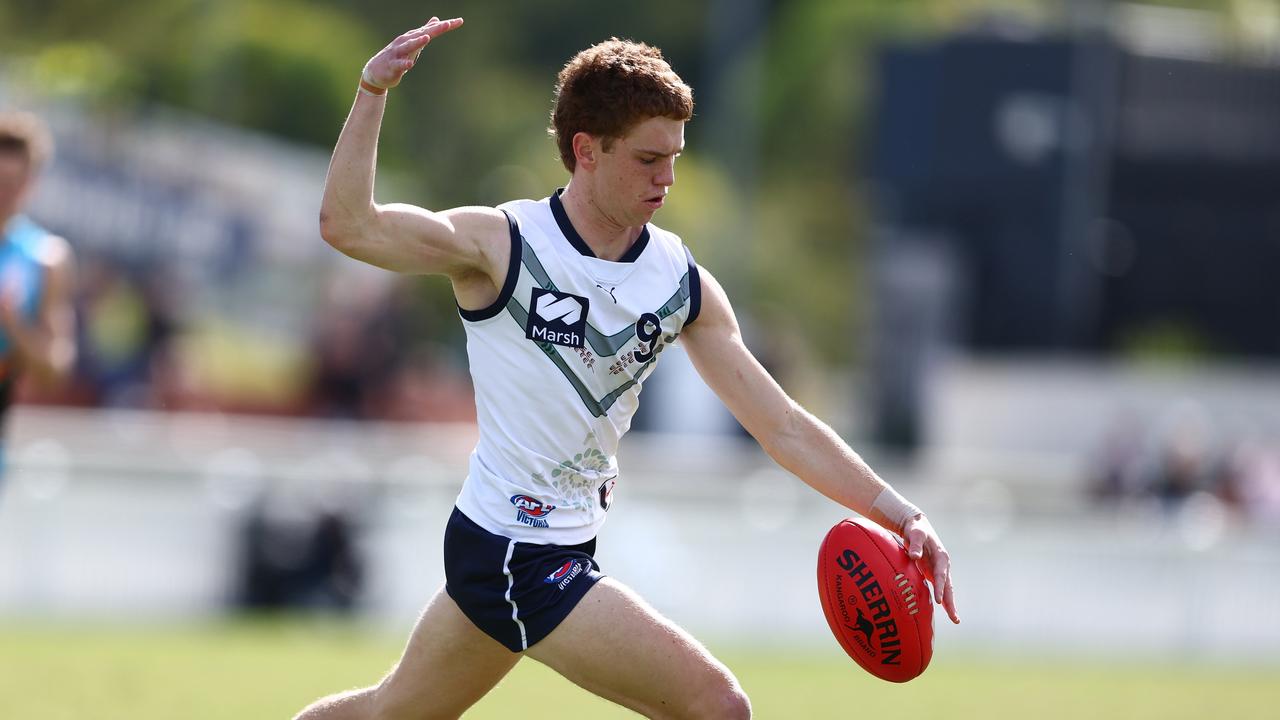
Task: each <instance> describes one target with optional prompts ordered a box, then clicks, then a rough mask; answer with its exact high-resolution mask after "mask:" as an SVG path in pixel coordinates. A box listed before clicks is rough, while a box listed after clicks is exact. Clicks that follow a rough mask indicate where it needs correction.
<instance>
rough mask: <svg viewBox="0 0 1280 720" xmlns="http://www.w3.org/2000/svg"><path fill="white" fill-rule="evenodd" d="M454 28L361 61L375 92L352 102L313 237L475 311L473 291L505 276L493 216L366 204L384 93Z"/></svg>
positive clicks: (501, 238) (473, 210)
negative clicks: (424, 278)
mask: <svg viewBox="0 0 1280 720" xmlns="http://www.w3.org/2000/svg"><path fill="white" fill-rule="evenodd" d="M460 25H462V19H461V18H455V19H453V20H444V21H440V20H438V19H436V18H432V19H431V21H430V22H428V23H427V24H426V25H423V26H422V27H419V28H415V29H413V30H410V31H409V32H407V33H405V34H403V35H401V36H400V37H398V38H396V39H395V40H393V41H392V42H391V44H389V45H387V47H385V48H383V49H382V50H381V51H380V52H379V53H378V54H377V55H374V56H373V58H371V59H370V60H369V63H368V64H367V65H366V66H365V70H364V73H363V75H362V79H363V80H364V82H365V83H366V84H367V85H369V86H372V88H373V90H374V91H376V90H378V89H382V90H383V92H382V94H374V93H371V92H369V91H367V90H365V89H362V90H361V91H360V92H359V93H358V94H357V95H356V101H355V104H354V105H353V106H352V107H351V113H350V114H349V115H348V116H347V122H346V124H345V125H343V127H342V133H341V135H339V137H338V143H337V145H336V147H335V148H334V151H333V158H332V160H331V161H330V163H329V173H328V175H327V176H326V177H325V185H324V197H323V199H322V200H321V203H320V235H321V237H323V238H324V240H325V242H328V243H329V244H330V245H332V246H333V247H334V248H336V249H337V250H339V251H341V252H342V253H344V254H346V255H348V256H350V257H353V258H355V259H357V260H360V261H363V262H366V263H369V264H371V265H376V266H378V267H381V268H386V269H388V270H393V271H395V272H401V273H412V274H439V275H448V276H449V277H450V278H451V279H453V281H454V285H455V288H456V290H457V291H458V292H459V295H460V297H459V301H460V302H461V301H463V300H464V298H463V297H462V296H463V295H470V296H471V297H470V298H467V299H470V300H471V302H467V303H463V304H471V305H476V304H478V305H483V304H484V299H483V297H479V296H477V295H476V292H475V291H476V290H477V289H479V290H480V294H481V295H483V294H485V292H486V290H485V289H486V288H490V287H501V285H502V282H503V281H504V280H505V277H506V272H507V261H508V257H509V252H510V244H509V242H508V241H507V238H508V234H507V221H506V218H505V217H504V216H503V214H502V213H501V212H500V211H498V210H496V209H494V208H481V207H468V208H455V209H453V210H445V211H440V212H433V211H431V210H426V209H424V208H420V207H416V206H413V205H406V204H401V203H394V204H386V205H380V204H378V203H376V202H375V201H374V199H373V179H374V170H375V167H376V165H377V152H378V134H379V131H380V129H381V126H382V117H383V112H384V110H385V109H386V102H387V96H386V92H385V91H386V89H389V88H392V87H395V86H396V85H398V84H399V83H400V80H401V78H403V77H404V75H405V73H406V72H408V71H409V69H410V68H412V67H413V65H414V63H415V62H416V61H417V58H418V54H419V53H420V52H421V51H422V48H423V47H425V46H426V44H427V43H429V42H430V41H431V39H432V38H435V37H439V36H440V35H443V34H444V33H446V32H449V31H450V30H453V29H455V28H457V27H459V26H460ZM476 286H482V287H479V288H477V287H476ZM468 288H470V289H471V292H467V289H468ZM494 293H496V290H494ZM495 297H496V294H495Z"/></svg>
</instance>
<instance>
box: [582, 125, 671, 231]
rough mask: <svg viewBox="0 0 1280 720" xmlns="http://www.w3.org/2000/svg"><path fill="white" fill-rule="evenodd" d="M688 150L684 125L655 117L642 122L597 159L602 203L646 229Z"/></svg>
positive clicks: (618, 217)
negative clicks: (678, 158)
mask: <svg viewBox="0 0 1280 720" xmlns="http://www.w3.org/2000/svg"><path fill="white" fill-rule="evenodd" d="M682 150H684V121H683V120H672V119H671V118H666V117H654V118H649V119H647V120H644V121H642V122H640V123H639V124H638V125H636V126H635V127H634V128H632V129H631V132H629V133H627V134H626V136H624V137H622V138H620V139H618V140H615V141H614V142H613V144H612V146H611V147H610V149H609V151H608V152H601V153H600V154H598V155H597V162H598V167H597V182H598V185H597V187H598V188H599V189H600V190H602V191H603V192H602V193H601V197H600V199H601V200H602V201H604V202H607V203H609V205H610V206H612V207H611V208H610V209H611V212H610V215H612V216H613V219H614V220H615V221H616V222H619V223H620V224H622V225H625V226H628V227H636V226H639V225H644V224H645V223H647V222H649V220H650V219H652V218H653V214H654V213H656V212H657V211H658V208H660V207H662V205H663V203H664V201H665V198H666V195H667V191H668V190H669V189H670V188H671V186H672V185H674V184H675V182H676V171H675V164H676V158H677V157H678V156H679V155H680V153H681V151H682Z"/></svg>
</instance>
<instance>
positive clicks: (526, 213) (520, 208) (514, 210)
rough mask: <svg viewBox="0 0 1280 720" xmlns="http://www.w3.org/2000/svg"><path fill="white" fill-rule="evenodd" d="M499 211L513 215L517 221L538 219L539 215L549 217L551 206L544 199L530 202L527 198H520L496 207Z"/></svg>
mask: <svg viewBox="0 0 1280 720" xmlns="http://www.w3.org/2000/svg"><path fill="white" fill-rule="evenodd" d="M498 209H499V210H503V211H505V212H507V213H510V214H512V215H515V216H516V218H517V219H521V218H525V217H529V218H533V217H538V216H541V215H544V214H545V215H547V216H548V217H549V216H550V215H551V204H550V203H549V202H547V199H546V198H543V199H541V200H531V199H529V198H520V199H517V200H508V201H506V202H504V203H502V204H501V205H499V206H498Z"/></svg>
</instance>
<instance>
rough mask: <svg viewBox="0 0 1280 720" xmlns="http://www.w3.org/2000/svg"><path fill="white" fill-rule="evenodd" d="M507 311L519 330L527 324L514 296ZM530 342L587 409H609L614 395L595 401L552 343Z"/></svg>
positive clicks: (597, 411)
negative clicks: (558, 371) (550, 363)
mask: <svg viewBox="0 0 1280 720" xmlns="http://www.w3.org/2000/svg"><path fill="white" fill-rule="evenodd" d="M507 311H508V312H510V313H511V319H513V320H515V321H516V324H518V325H519V326H520V328H521V330H523V329H524V328H525V327H527V326H528V324H529V312H528V311H527V310H525V309H524V307H523V306H521V305H520V303H519V302H518V301H517V300H516V299H515V298H514V297H512V298H511V299H510V300H508V301H507ZM532 342H533V344H535V345H537V346H538V347H539V348H541V349H542V352H543V353H545V354H546V356H547V357H548V358H550V359H551V362H552V363H554V364H555V366H556V367H557V368H559V369H560V373H561V374H563V375H564V376H565V379H567V380H568V381H569V384H570V385H572V386H573V389H574V390H575V391H576V392H577V393H578V398H579V399H580V400H582V404H583V405H586V406H587V410H588V411H589V412H590V413H591V414H592V415H594V416H595V417H604V415H605V413H607V412H608V411H609V408H610V407H611V406H612V405H613V403H614V401H616V400H617V398H616V397H614V398H612V399H610V400H609V403H608V404H607V405H602V404H601V403H599V402H597V401H596V399H595V398H594V397H592V395H591V391H590V390H588V389H587V387H586V386H585V385H583V384H582V380H580V379H578V376H577V375H575V374H574V372H573V370H571V369H570V368H569V365H568V363H566V362H565V361H564V358H562V357H560V353H559V352H557V351H556V348H555V346H554V345H552V344H551V343H549V342H540V341H537V340H534V341H532ZM611 394H612V393H611ZM606 397H608V396H606Z"/></svg>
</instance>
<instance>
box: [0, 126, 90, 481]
mask: <svg viewBox="0 0 1280 720" xmlns="http://www.w3.org/2000/svg"><path fill="white" fill-rule="evenodd" d="M52 152H53V140H52V137H51V136H50V134H49V131H48V129H47V128H46V127H45V125H44V123H43V122H41V121H40V120H39V119H38V118H37V117H35V116H34V115H31V114H29V113H14V112H4V113H0V424H2V423H3V421H4V418H5V417H6V416H7V415H8V410H9V406H10V405H11V404H12V402H13V399H14V390H15V384H16V383H17V382H18V380H19V378H20V377H21V376H23V375H29V376H32V377H34V378H35V379H36V380H38V381H42V382H43V383H44V384H52V383H53V382H54V381H59V380H61V379H63V378H64V377H65V376H66V374H67V373H68V372H69V371H70V369H71V367H72V365H73V364H74V362H75V355H76V337H75V313H74V308H73V305H72V301H71V291H72V288H73V287H74V283H75V279H74V269H73V263H74V256H73V254H72V251H71V246H70V245H68V244H67V242H66V241H65V240H63V239H62V238H60V237H58V236H56V235H53V234H52V233H50V232H49V231H47V230H45V229H44V228H42V227H40V226H39V225H37V224H36V223H35V222H34V221H32V220H31V219H30V218H28V217H27V216H25V215H23V214H22V212H23V209H24V207H25V206H26V204H27V202H28V200H30V198H31V191H32V189H33V187H34V185H35V181H36V178H37V176H38V175H39V173H40V170H41V169H42V168H43V166H44V163H45V161H46V160H47V159H48V157H49V155H50V154H51V153H52ZM2 459H3V458H2V456H0V461H2Z"/></svg>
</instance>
